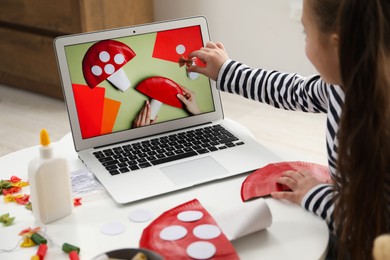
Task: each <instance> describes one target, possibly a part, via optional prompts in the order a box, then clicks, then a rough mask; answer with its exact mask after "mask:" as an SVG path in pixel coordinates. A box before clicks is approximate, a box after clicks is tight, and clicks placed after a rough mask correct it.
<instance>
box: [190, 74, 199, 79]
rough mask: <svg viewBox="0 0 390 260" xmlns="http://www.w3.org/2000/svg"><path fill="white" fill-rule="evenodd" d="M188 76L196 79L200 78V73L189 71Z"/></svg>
mask: <svg viewBox="0 0 390 260" xmlns="http://www.w3.org/2000/svg"><path fill="white" fill-rule="evenodd" d="M188 77H189V78H190V79H192V80H195V79H197V78H199V73H197V72H188Z"/></svg>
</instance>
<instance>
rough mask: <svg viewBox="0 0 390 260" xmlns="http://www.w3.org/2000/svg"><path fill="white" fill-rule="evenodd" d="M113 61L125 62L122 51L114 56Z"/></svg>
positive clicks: (117, 62)
mask: <svg viewBox="0 0 390 260" xmlns="http://www.w3.org/2000/svg"><path fill="white" fill-rule="evenodd" d="M114 61H115V63H116V64H122V63H123V62H125V56H123V54H122V53H118V54H117V55H115V56H114Z"/></svg>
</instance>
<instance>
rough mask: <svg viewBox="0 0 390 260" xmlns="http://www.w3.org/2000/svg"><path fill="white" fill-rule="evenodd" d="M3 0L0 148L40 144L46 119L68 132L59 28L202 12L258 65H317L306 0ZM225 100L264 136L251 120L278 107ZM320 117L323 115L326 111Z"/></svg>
mask: <svg viewBox="0 0 390 260" xmlns="http://www.w3.org/2000/svg"><path fill="white" fill-rule="evenodd" d="M1 2H2V3H1V5H2V7H1V9H0V39H1V40H0V134H1V136H2V137H4V138H1V140H0V156H1V155H5V154H7V153H10V152H12V151H16V150H18V149H21V148H23V147H28V146H31V145H36V144H38V142H39V139H38V135H39V131H40V129H41V128H42V127H46V128H48V131H49V133H50V134H51V136H52V140H53V141H56V140H58V139H60V138H61V137H62V136H63V135H65V134H66V133H68V132H69V129H70V128H69V122H68V119H67V114H66V109H65V106H64V103H63V100H62V99H63V96H62V89H61V85H60V80H59V75H58V72H57V64H56V60H55V55H54V50H53V39H54V38H55V37H57V36H60V35H65V34H72V33H80V32H88V31H95V30H101V29H109V28H114V27H122V26H131V25H135V24H141V23H149V22H156V21H161V20H169V19H177V18H183V17H188V16H196V15H203V16H205V17H206V18H207V19H208V23H209V28H210V35H211V39H212V40H213V41H219V42H222V43H223V44H224V45H225V48H226V49H227V52H228V54H229V57H230V58H231V59H234V60H238V61H241V62H243V63H246V64H247V65H250V66H253V67H264V68H267V69H275V70H281V71H285V72H297V73H299V74H301V75H309V74H313V73H315V69H314V68H313V66H312V65H311V64H310V62H309V61H308V60H307V58H306V55H305V36H304V33H303V27H302V25H301V23H300V18H301V12H302V0H245V1H236V0H212V1H208V0H196V1H193V0H163V1H162V0H34V1H31V0H1ZM222 101H223V103H224V105H225V115H226V116H228V117H230V118H232V119H235V120H237V121H239V122H241V123H243V124H244V125H245V126H247V127H248V128H249V129H250V130H251V131H252V132H254V133H255V135H256V137H257V138H261V137H262V136H261V129H260V128H259V124H253V122H254V121H256V122H257V119H256V118H258V116H264V115H265V114H266V115H269V113H274V112H273V110H269V108H265V107H263V105H261V104H253V103H254V102H252V101H247V100H243V99H242V98H240V97H235V96H232V95H227V94H225V93H222ZM254 105H256V107H255V108H253V109H252V108H250V107H252V106H254ZM256 111H257V112H256ZM270 111H271V112H270ZM256 113H257V114H256ZM278 113H280V112H278ZM282 113H283V112H282ZM278 115H280V114H275V117H276V118H277V117H278ZM297 116H299V117H300V119H298V122H299V120H313V118H312V117H313V116H312V115H307V114H304V115H297ZM316 118H318V117H316ZM294 120H297V118H295V119H294ZM317 120H319V122H322V121H323V118H322V117H320V118H319V119H317ZM310 122H311V121H310ZM292 123H293V124H295V123H296V121H295V122H292ZM321 125H322V124H321ZM321 129H322V128H321ZM317 130H318V129H313V131H314V132H315V131H317ZM302 134H303V135H306V134H307V133H302ZM276 139H277V138H276V137H275V140H276Z"/></svg>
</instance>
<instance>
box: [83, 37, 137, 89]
mask: <svg viewBox="0 0 390 260" xmlns="http://www.w3.org/2000/svg"><path fill="white" fill-rule="evenodd" d="M135 55H136V54H135V52H134V51H133V50H132V49H131V48H130V47H129V46H127V45H126V44H124V43H122V42H119V41H115V40H103V41H100V42H97V43H95V44H94V45H92V46H91V47H90V48H89V49H88V51H87V52H86V53H85V55H84V58H83V64H82V65H83V74H84V78H85V80H86V82H87V84H88V86H89V87H90V88H94V87H96V85H98V84H99V83H101V82H102V81H104V80H108V81H109V82H111V83H112V84H113V85H114V86H115V87H117V88H118V89H119V90H121V91H125V90H126V89H128V88H129V87H130V85H131V83H130V80H129V79H128V77H127V75H126V74H125V72H124V71H123V69H122V67H123V66H124V65H125V64H126V63H128V62H129V61H130V60H131V59H133V58H134V57H135Z"/></svg>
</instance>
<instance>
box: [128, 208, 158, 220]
mask: <svg viewBox="0 0 390 260" xmlns="http://www.w3.org/2000/svg"><path fill="white" fill-rule="evenodd" d="M128 217H129V219H130V220H131V221H133V222H146V221H149V220H151V219H152V218H153V212H151V211H150V210H147V209H136V210H134V211H132V212H130V214H129V216H128Z"/></svg>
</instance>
